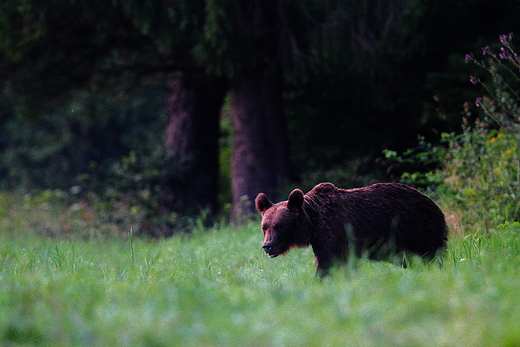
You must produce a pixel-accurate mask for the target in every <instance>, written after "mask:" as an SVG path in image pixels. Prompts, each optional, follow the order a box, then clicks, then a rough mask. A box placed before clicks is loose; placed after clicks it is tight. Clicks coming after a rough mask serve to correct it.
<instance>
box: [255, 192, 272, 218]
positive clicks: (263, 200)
mask: <svg viewBox="0 0 520 347" xmlns="http://www.w3.org/2000/svg"><path fill="white" fill-rule="evenodd" d="M255 205H256V209H257V210H258V211H259V212H260V213H264V212H265V210H267V209H268V208H269V207H271V206H273V203H272V202H271V201H270V200H269V199H268V198H267V195H265V194H264V193H260V194H258V196H257V197H256V200H255Z"/></svg>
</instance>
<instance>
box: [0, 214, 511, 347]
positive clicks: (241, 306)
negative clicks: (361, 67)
mask: <svg viewBox="0 0 520 347" xmlns="http://www.w3.org/2000/svg"><path fill="white" fill-rule="evenodd" d="M519 230H520V225H518V224H505V225H502V226H501V227H499V228H497V229H496V230H494V232H492V233H490V234H487V235H480V234H479V235H469V236H466V237H458V236H453V237H452V239H451V240H450V243H449V249H448V251H447V253H446V260H445V263H444V266H443V267H442V268H440V267H437V266H427V265H421V264H414V265H413V266H412V267H410V268H407V269H402V268H400V267H397V266H394V265H391V264H389V263H384V262H368V261H359V264H357V266H355V267H349V268H348V269H346V268H340V269H337V270H336V271H335V272H334V273H333V274H332V276H330V277H329V278H327V279H325V280H324V281H320V280H318V279H316V278H315V277H314V271H315V265H314V257H313V254H312V251H311V250H310V249H305V250H293V251H291V252H290V253H289V254H288V255H287V256H285V257H281V258H276V259H269V258H268V257H266V256H265V255H264V254H262V249H261V247H260V244H261V239H262V236H261V232H260V231H259V227H258V225H257V224H256V223H255V224H251V225H249V226H247V227H244V228H241V229H233V228H228V227H221V228H215V229H212V230H209V231H207V232H195V233H194V234H193V235H189V236H188V235H179V236H176V237H173V238H170V239H165V240H160V241H150V240H148V241H147V240H143V239H136V238H133V237H130V238H128V239H123V240H121V239H105V240H93V241H81V240H62V239H61V240H60V239H50V238H41V237H38V236H28V237H24V236H22V235H12V234H11V235H6V234H2V236H0V288H2V290H1V292H0V312H1V314H0V345H11V346H16V345H25V346H31V345H39V346H116V345H117V346H177V345H179V346H180V345H182V346H455V345H456V346H517V345H520V325H519V324H518V322H519V321H520V300H519V293H520V278H519V276H518V269H519V268H520V255H519V251H520V237H519V236H520V235H519V233H520V232H519Z"/></svg>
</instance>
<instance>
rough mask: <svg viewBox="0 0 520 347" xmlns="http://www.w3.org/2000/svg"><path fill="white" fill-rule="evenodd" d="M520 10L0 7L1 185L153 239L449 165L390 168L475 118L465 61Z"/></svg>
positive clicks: (172, 4) (464, 6)
mask: <svg viewBox="0 0 520 347" xmlns="http://www.w3.org/2000/svg"><path fill="white" fill-rule="evenodd" d="M491 9H492V10H491ZM519 14H520V4H518V3H517V2H516V1H512V0H507V1H501V2H499V3H496V2H491V1H487V0H456V1H448V0H436V1H434V0H425V1H414V0H392V1H375V0H355V1H316V0H305V1H304V0H301V1H297V0H288V1H282V0H278V1H244V0H242V1H241V0H220V1H199V0H197V1H183V0H179V1H162V0H153V1H124V2H123V1H111V2H103V1H82V0H71V1H60V2H56V1H34V0H32V1H31V0H26V1H3V2H2V3H1V4H0V71H1V72H0V75H1V76H2V78H1V80H0V88H1V89H0V119H1V122H2V127H1V130H0V187H1V189H2V190H3V191H4V194H7V193H9V194H11V193H12V194H15V195H17V196H21V197H22V199H25V201H26V202H28V203H29V204H30V203H38V204H40V203H41V202H44V203H46V202H55V201H59V202H60V203H63V202H64V203H66V204H67V206H69V209H70V211H72V212H71V213H76V214H79V215H80V216H81V217H82V219H83V220H84V221H85V223H92V221H100V225H103V226H104V227H103V228H105V229H106V228H107V225H108V223H107V222H110V224H111V225H116V227H114V228H115V229H110V230H108V231H106V232H107V233H114V232H115V233H117V232H121V230H124V232H128V225H133V227H135V228H136V233H137V232H139V233H144V234H148V235H152V236H154V235H169V234H171V233H172V232H174V230H178V229H179V228H190V227H192V226H193V223H195V222H194V219H193V218H192V217H197V219H196V220H197V221H199V222H201V223H206V222H207V223H210V222H212V221H214V220H215V219H218V218H222V219H228V217H229V216H231V218H232V220H233V221H235V222H236V223H240V222H241V221H242V218H243V217H244V216H247V215H248V214H249V213H250V212H252V209H253V206H252V204H251V198H254V197H255V196H256V194H257V193H258V192H260V191H262V192H266V193H267V194H268V195H269V196H270V197H271V198H272V200H277V199H279V198H284V197H285V196H286V193H287V191H288V190H290V189H292V188H294V186H298V187H300V188H302V189H304V190H306V189H310V188H311V187H312V186H313V185H314V184H316V183H318V182H322V181H331V182H333V183H335V184H336V185H338V186H341V187H344V188H348V187H354V186H360V185H364V184H368V183H370V182H374V181H388V180H395V179H399V178H400V177H401V174H402V172H403V171H406V170H408V171H410V170H411V171H428V170H430V169H432V168H433V167H432V166H435V165H437V164H439V161H436V160H432V161H428V160H422V159H421V160H415V161H413V160H412V161H410V160H408V161H406V160H393V161H392V160H389V159H392V158H393V159H395V155H394V156H392V153H397V152H399V151H403V150H405V149H406V148H414V150H413V151H414V152H413V153H421V152H426V153H427V152H428V150H429V147H428V145H427V142H436V141H439V140H440V139H441V133H443V132H450V133H451V132H455V133H461V132H462V131H463V127H461V124H463V123H462V117H463V116H466V118H465V122H470V123H474V122H475V120H476V116H470V115H477V114H478V113H479V112H481V111H479V110H477V107H476V106H474V102H473V101H474V100H475V98H476V97H477V96H478V95H481V94H482V91H483V90H482V86H481V85H480V84H478V85H477V86H475V85H474V84H471V83H469V82H470V80H469V76H470V75H475V74H476V73H475V71H476V69H478V66H475V65H474V64H473V65H472V64H466V63H465V61H464V56H465V54H466V53H468V52H471V51H477V50H479V49H480V47H483V46H485V45H487V44H489V43H490V42H495V41H497V40H496V38H497V37H498V36H499V35H500V34H504V33H509V32H515V31H517V30H516V27H517V26H518V24H517V20H516V19H517V18H518V15H519ZM418 135H420V136H421V141H419V142H418V141H417V137H418ZM492 138H495V137H492ZM424 139H426V140H424ZM493 142H495V141H493ZM389 148H390V149H392V150H394V151H396V152H393V151H390V152H389V151H387V152H386V154H387V155H386V156H385V155H383V150H384V149H389ZM430 149H431V148H430ZM422 158H424V157H422ZM397 159H399V158H397ZM417 182H418V181H417V180H416V181H415V183H417ZM412 183H413V182H412ZM3 196H4V198H5V196H6V195H3ZM40 205H41V204H40ZM62 218H65V219H66V216H65V217H62ZM62 222H63V223H61V226H60V227H59V228H60V229H61V230H60V232H64V231H65V232H66V231H68V230H69V229H70V226H69V225H68V224H67V222H66V220H65V221H62ZM103 228H97V229H96V230H97V231H96V232H104V231H103ZM55 231H56V228H55V227H52V228H49V232H55Z"/></svg>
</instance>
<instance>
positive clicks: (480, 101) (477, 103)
mask: <svg viewBox="0 0 520 347" xmlns="http://www.w3.org/2000/svg"><path fill="white" fill-rule="evenodd" d="M481 105H482V98H476V99H475V106H477V107H480V106H481Z"/></svg>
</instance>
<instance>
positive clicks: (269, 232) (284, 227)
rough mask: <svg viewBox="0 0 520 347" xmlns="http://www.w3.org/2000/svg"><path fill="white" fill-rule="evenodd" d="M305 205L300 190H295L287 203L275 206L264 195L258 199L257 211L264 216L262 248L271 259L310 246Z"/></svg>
mask: <svg viewBox="0 0 520 347" xmlns="http://www.w3.org/2000/svg"><path fill="white" fill-rule="evenodd" d="M303 203H304V197H303V192H302V191H301V190H299V189H295V190H293V191H292V192H291V194H289V199H288V200H287V201H282V202H279V203H277V204H273V203H272V202H271V201H270V200H269V199H268V198H267V196H266V195H265V194H264V193H260V194H258V196H257V197H256V200H255V204H256V209H257V210H258V211H259V212H260V213H261V214H262V232H263V233H264V243H263V245H262V247H263V249H264V251H265V252H266V253H267V254H269V257H270V258H274V257H277V256H279V255H282V254H284V253H286V252H287V251H289V250H290V249H291V248H292V247H306V246H308V245H309V237H308V236H307V233H306V232H305V230H304V228H303V226H304V223H305V219H306V214H305V211H304V209H303Z"/></svg>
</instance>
